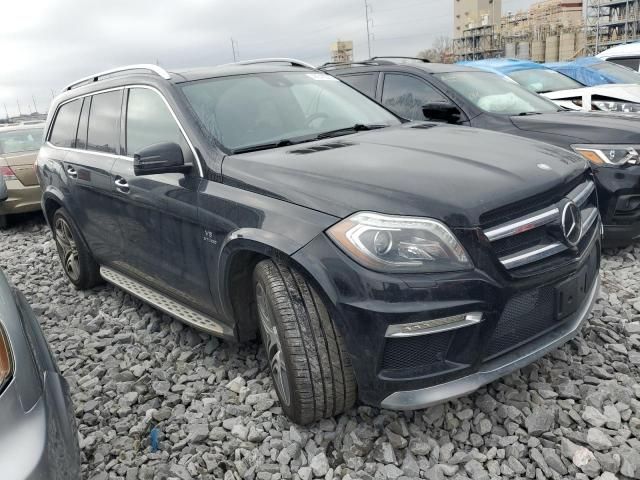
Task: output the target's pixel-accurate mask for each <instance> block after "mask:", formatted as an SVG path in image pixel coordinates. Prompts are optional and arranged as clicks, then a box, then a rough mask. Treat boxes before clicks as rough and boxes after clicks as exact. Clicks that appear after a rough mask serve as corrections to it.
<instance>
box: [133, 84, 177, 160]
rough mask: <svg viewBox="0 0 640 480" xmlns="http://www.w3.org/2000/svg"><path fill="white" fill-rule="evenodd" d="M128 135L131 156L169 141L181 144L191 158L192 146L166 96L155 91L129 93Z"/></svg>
mask: <svg viewBox="0 0 640 480" xmlns="http://www.w3.org/2000/svg"><path fill="white" fill-rule="evenodd" d="M126 132H127V133H126V152H127V153H126V154H127V155H128V156H130V157H131V156H133V154H135V153H137V152H138V151H140V150H141V149H143V148H145V147H148V146H150V145H154V144H156V143H166V142H174V143H177V144H178V145H180V146H181V147H182V152H183V154H184V155H185V159H186V158H187V157H188V153H189V148H188V144H187V141H186V139H185V138H184V135H182V132H181V131H180V127H178V123H177V122H176V120H175V119H174V118H173V115H172V114H171V111H170V110H169V108H168V107H167V105H166V104H165V103H164V100H163V99H162V97H160V95H159V94H158V93H156V92H155V91H153V90H150V89H148V88H132V89H131V90H129V99H128V101H127V128H126Z"/></svg>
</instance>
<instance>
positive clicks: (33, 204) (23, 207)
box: [0, 180, 42, 215]
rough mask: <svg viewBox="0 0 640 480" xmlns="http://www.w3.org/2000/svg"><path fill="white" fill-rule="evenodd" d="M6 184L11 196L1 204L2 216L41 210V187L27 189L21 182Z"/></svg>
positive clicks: (11, 181) (14, 181) (0, 213)
mask: <svg viewBox="0 0 640 480" xmlns="http://www.w3.org/2000/svg"><path fill="white" fill-rule="evenodd" d="M6 184H7V191H8V194H9V196H8V197H7V199H6V200H4V201H3V202H0V215H7V214H10V213H26V212H35V211H38V210H40V208H41V207H40V200H41V198H42V190H40V186H39V185H32V186H28V187H25V186H24V185H22V183H21V182H20V180H9V181H7V182H6Z"/></svg>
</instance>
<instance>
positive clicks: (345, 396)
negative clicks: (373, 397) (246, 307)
mask: <svg viewBox="0 0 640 480" xmlns="http://www.w3.org/2000/svg"><path fill="white" fill-rule="evenodd" d="M253 279H254V282H253V283H254V287H255V296H256V305H257V311H258V312H257V313H258V321H259V323H260V331H261V333H262V342H263V344H264V347H265V350H266V353H267V358H268V359H269V365H270V367H271V376H272V378H273V383H274V387H275V389H276V393H277V395H278V398H279V399H280V404H281V405H282V409H283V410H284V412H285V413H286V414H287V416H288V417H289V418H291V419H292V420H293V421H294V422H296V423H299V424H303V425H304V424H307V423H311V422H314V421H316V420H319V419H321V418H325V417H331V416H334V415H337V414H339V413H341V412H343V411H345V410H347V409H349V408H351V407H352V406H353V404H354V403H355V400H356V381H355V375H354V373H353V368H352V366H351V360H350V359H349V355H348V353H347V351H346V348H345V347H344V343H343V340H342V337H341V336H340V334H339V333H338V331H337V330H336V327H335V325H334V323H333V321H332V320H331V317H330V316H329V312H328V311H327V308H326V307H325V304H324V302H323V300H322V298H321V297H320V295H318V293H317V292H316V290H315V289H314V288H313V287H312V286H311V285H310V284H309V283H308V282H307V280H306V279H305V278H304V277H303V276H302V275H301V274H300V273H299V272H298V271H296V270H295V269H293V268H290V267H288V266H286V265H284V264H282V263H280V262H276V261H273V260H264V261H262V262H260V263H259V264H258V265H257V266H256V268H255V270H254V274H253Z"/></svg>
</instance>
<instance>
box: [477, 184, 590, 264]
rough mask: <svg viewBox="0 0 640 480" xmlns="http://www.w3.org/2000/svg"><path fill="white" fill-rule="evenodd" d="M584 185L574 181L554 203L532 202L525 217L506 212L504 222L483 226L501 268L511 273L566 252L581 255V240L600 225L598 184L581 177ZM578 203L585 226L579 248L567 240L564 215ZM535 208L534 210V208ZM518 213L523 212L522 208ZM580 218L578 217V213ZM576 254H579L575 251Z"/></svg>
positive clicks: (536, 200)
mask: <svg viewBox="0 0 640 480" xmlns="http://www.w3.org/2000/svg"><path fill="white" fill-rule="evenodd" d="M579 179H582V182H578V184H577V185H576V184H575V182H572V183H571V184H570V186H569V187H568V188H570V190H568V191H564V194H563V195H562V196H559V194H558V192H555V193H554V195H553V198H554V199H555V200H552V201H550V200H547V203H545V204H540V203H539V202H538V199H537V198H536V199H533V200H532V201H531V204H532V205H533V207H531V208H528V210H527V211H528V213H527V214H525V215H522V216H514V214H513V212H503V213H504V215H505V217H503V219H502V221H500V222H497V221H494V222H493V224H489V225H490V226H488V227H487V226H485V227H484V233H485V235H486V236H487V238H488V239H489V241H490V242H491V246H492V248H493V251H494V253H495V255H496V257H497V258H498V259H499V261H500V262H501V263H502V265H503V266H504V267H505V268H507V269H508V270H510V271H515V270H517V269H518V268H526V267H527V266H529V265H530V264H534V263H536V264H537V263H539V262H541V261H542V260H545V259H551V258H553V257H556V256H558V255H561V254H563V253H565V252H569V253H570V254H571V256H575V255H576V254H577V253H579V251H580V248H581V245H582V244H584V243H585V242H583V241H582V240H584V239H585V238H591V236H592V235H589V234H590V233H592V232H593V228H594V225H597V224H598V222H597V219H598V217H599V213H598V201H597V197H596V189H595V184H594V183H593V180H591V178H590V177H589V178H587V179H586V180H585V179H584V177H579ZM571 202H573V203H575V205H576V206H577V207H578V209H579V210H580V217H581V223H582V236H581V237H580V241H578V243H577V245H576V248H575V249H573V250H572V249H571V248H572V247H571V245H570V244H569V242H568V241H567V240H566V239H565V238H564V234H563V232H562V225H561V222H562V212H563V210H564V209H565V206H566V205H567V203H571ZM532 208H533V209H532ZM515 211H517V212H521V211H522V209H521V208H520V207H518V208H516V209H515ZM576 217H577V214H576ZM576 251H577V252H576Z"/></svg>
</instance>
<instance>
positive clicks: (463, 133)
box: [222, 123, 587, 227]
mask: <svg viewBox="0 0 640 480" xmlns="http://www.w3.org/2000/svg"><path fill="white" fill-rule="evenodd" d="M539 164H546V165H547V166H548V167H550V168H547V167H543V168H545V169H542V168H540V167H539V166H538V165H539ZM586 168H587V167H586V163H585V161H584V160H583V159H582V158H580V157H579V156H577V155H575V154H573V153H570V152H567V151H565V150H563V149H560V148H558V147H554V146H552V145H548V144H544V143H540V142H536V141H533V140H528V139H525V138H521V137H516V136H512V135H507V134H501V133H497V132H489V131H486V130H481V129H474V128H468V127H457V126H448V125H443V124H416V123H409V124H404V125H401V126H398V127H388V128H385V129H381V130H373V131H369V132H362V133H359V134H353V135H347V136H343V137H339V138H333V139H329V140H323V141H317V142H310V143H303V144H299V145H295V146H292V147H284V148H278V149H271V150H264V151H260V152H254V153H247V154H241V155H234V156H230V157H227V158H226V159H225V160H224V163H223V167H222V175H223V182H224V183H226V184H229V185H233V186H236V187H239V188H244V189H247V190H252V191H255V192H259V193H261V194H264V195H269V196H272V197H276V198H280V199H282V200H284V201H287V202H291V203H295V204H298V205H302V206H304V207H308V208H311V209H315V210H318V211H321V212H323V213H327V214H330V215H334V216H336V217H340V218H344V217H346V216H348V215H350V214H352V213H354V212H357V211H365V210H368V211H374V212H378V213H387V214H396V215H415V216H423V217H431V218H437V219H439V220H442V221H444V222H445V223H447V224H448V225H450V226H452V227H471V226H476V225H478V224H479V218H480V215H482V214H483V213H485V212H488V211H491V210H494V209H496V208H498V207H504V206H505V205H508V204H511V203H513V202H517V201H520V200H524V199H526V198H529V197H532V196H534V195H538V194H540V193H543V192H546V191H548V190H550V189H553V188H556V187H559V186H561V185H564V184H566V183H568V182H570V181H571V180H573V179H574V178H575V177H576V176H577V175H579V174H580V173H581V172H583V171H584V170H585V169H586Z"/></svg>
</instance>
